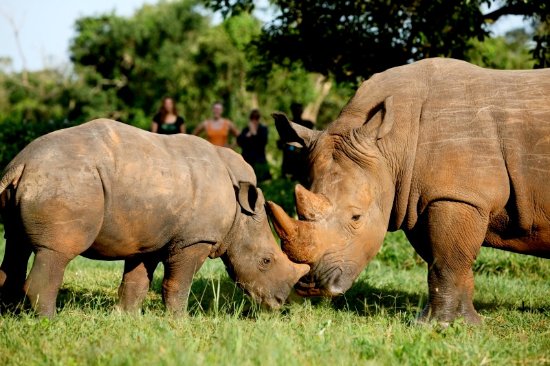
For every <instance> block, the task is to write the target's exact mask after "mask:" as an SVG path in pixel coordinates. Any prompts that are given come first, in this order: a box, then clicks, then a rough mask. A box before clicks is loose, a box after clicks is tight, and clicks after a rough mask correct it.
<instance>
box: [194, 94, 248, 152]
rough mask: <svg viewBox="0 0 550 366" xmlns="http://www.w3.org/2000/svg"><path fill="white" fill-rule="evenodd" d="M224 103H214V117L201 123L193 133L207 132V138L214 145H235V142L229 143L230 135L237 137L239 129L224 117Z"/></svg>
mask: <svg viewBox="0 0 550 366" xmlns="http://www.w3.org/2000/svg"><path fill="white" fill-rule="evenodd" d="M222 115H223V105H222V104H221V103H220V102H216V103H214V105H213V106H212V119H207V120H206V121H204V122H202V123H201V124H199V125H198V126H197V127H196V128H195V130H194V131H193V135H197V136H198V135H200V134H201V133H203V132H205V134H206V139H207V140H208V142H210V143H211V144H213V145H216V146H224V147H235V144H234V143H231V144H229V137H230V135H232V136H234V137H235V138H237V136H239V130H237V127H235V125H234V124H233V122H231V121H230V120H228V119H227V118H223V117H222Z"/></svg>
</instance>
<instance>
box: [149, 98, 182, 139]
mask: <svg viewBox="0 0 550 366" xmlns="http://www.w3.org/2000/svg"><path fill="white" fill-rule="evenodd" d="M151 132H155V133H160V134H162V135H173V134H176V133H185V120H184V119H183V117H181V116H179V115H178V110H177V108H176V103H174V99H172V98H171V97H165V98H164V99H163V100H162V103H161V105H160V108H159V110H158V112H157V114H155V116H154V117H153V122H152V123H151Z"/></svg>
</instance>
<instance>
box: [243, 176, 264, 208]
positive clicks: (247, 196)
mask: <svg viewBox="0 0 550 366" xmlns="http://www.w3.org/2000/svg"><path fill="white" fill-rule="evenodd" d="M237 200H238V202H239V205H240V206H241V208H242V209H243V210H244V211H245V212H246V213H248V214H250V215H255V214H258V213H259V212H260V210H261V208H262V207H263V205H264V204H265V200H264V195H263V194H262V191H261V189H259V188H256V186H254V185H253V184H251V183H249V182H239V192H238V194H237Z"/></svg>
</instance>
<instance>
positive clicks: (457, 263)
mask: <svg viewBox="0 0 550 366" xmlns="http://www.w3.org/2000/svg"><path fill="white" fill-rule="evenodd" d="M487 222H488V220H487V217H485V216H482V215H481V214H480V212H479V211H478V210H477V209H476V208H474V207H473V206H470V205H468V204H466V203H460V202H444V201H441V202H437V203H434V204H433V205H431V206H430V207H429V208H428V225H427V232H426V237H425V240H427V243H429V248H430V249H431V256H428V266H429V268H428V287H429V300H428V305H427V306H426V308H425V309H424V311H423V312H422V314H421V316H420V318H419V320H421V321H427V320H436V321H439V322H442V323H448V322H452V321H453V320H454V319H455V318H457V317H464V319H465V320H466V321H467V322H469V323H474V324H477V323H480V322H481V319H480V317H479V315H478V314H477V312H476V311H475V309H474V305H473V302H472V299H473V295H474V275H473V272H472V265H473V263H474V261H475V259H476V256H477V254H478V252H479V249H480V247H481V244H482V243H483V240H484V237H485V232H486V231H487Z"/></svg>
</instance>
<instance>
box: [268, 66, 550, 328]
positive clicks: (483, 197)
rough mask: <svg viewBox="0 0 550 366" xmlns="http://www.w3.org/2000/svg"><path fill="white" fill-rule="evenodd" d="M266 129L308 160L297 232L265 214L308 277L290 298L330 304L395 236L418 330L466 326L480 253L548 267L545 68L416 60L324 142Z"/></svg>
mask: <svg viewBox="0 0 550 366" xmlns="http://www.w3.org/2000/svg"><path fill="white" fill-rule="evenodd" d="M275 119H276V125H277V129H278V130H279V133H280V134H281V136H282V137H283V139H285V140H286V141H289V142H296V143H300V144H302V145H304V146H305V147H306V148H307V150H308V151H309V163H310V180H311V187H310V190H307V189H305V188H304V187H302V186H297V187H296V209H297V212H298V214H299V216H300V218H301V220H299V221H298V220H293V219H292V218H290V217H288V216H287V215H286V214H285V213H284V211H283V210H282V209H281V208H280V207H279V206H277V205H276V204H270V207H271V211H272V213H273V217H274V219H273V221H274V224H275V228H276V230H277V232H278V234H279V235H280V236H281V238H282V242H283V250H284V251H285V252H286V253H287V254H288V256H289V258H290V259H291V260H294V261H298V262H302V263H308V264H310V265H311V268H312V270H311V272H310V273H309V274H308V276H306V277H304V278H303V279H302V280H301V281H300V282H299V283H298V284H297V290H298V292H299V293H300V294H302V295H305V296H316V295H323V296H336V295H339V294H342V293H344V292H345V291H346V290H348V289H349V288H350V286H351V285H352V283H353V281H354V280H355V279H356V278H357V276H358V275H359V273H360V272H361V271H362V270H363V268H364V267H365V265H366V264H367V263H368V262H369V261H370V260H371V259H372V257H373V256H374V255H375V254H376V253H377V252H378V250H379V248H380V246H381V244H382V241H383V239H384V235H385V233H386V231H387V230H390V231H394V230H398V229H402V230H404V231H405V233H406V234H407V237H408V238H409V241H410V242H411V244H412V245H413V246H414V248H415V250H416V251H417V252H418V254H419V255H420V256H422V258H423V259H424V260H426V262H427V263H428V268H429V273H428V286H429V301H428V304H427V306H426V308H425V310H424V312H423V313H422V315H421V317H420V319H421V320H429V319H435V320H437V321H440V322H444V323H445V322H450V321H452V320H454V319H455V318H457V317H464V318H465V320H466V321H468V322H471V323H478V322H479V321H480V318H479V316H478V314H477V313H476V311H475V309H474V306H473V303H472V298H473V292H474V279H473V272H472V264H473V262H474V261H475V259H476V256H477V254H478V252H479V249H480V247H481V246H482V245H484V246H488V247H493V248H499V249H504V250H509V251H513V252H517V253H524V254H530V255H536V256H540V257H546V258H549V257H550V220H549V218H550V190H549V189H548V188H547V186H548V182H550V168H549V166H550V165H549V164H550V160H549V159H550V70H548V69H545V70H521V71H500V70H487V69H483V68H480V67H477V66H474V65H471V64H468V63H466V62H463V61H458V60H452V59H428V60H424V61H419V62H416V63H413V64H410V65H406V66H401V67H396V68H393V69H389V70H387V71H385V72H383V73H380V74H376V75H374V76H373V77H372V78H370V79H369V80H367V81H365V82H364V83H363V84H362V85H361V87H360V88H359V90H358V91H357V93H356V94H355V96H354V97H353V98H352V99H351V101H350V102H349V103H348V104H347V105H346V106H345V107H344V109H343V110H342V112H341V114H340V115H339V117H338V119H337V120H336V121H334V122H333V123H331V124H330V125H329V126H328V128H327V129H326V130H325V131H322V132H321V131H312V130H308V129H306V128H304V127H302V126H299V125H296V124H293V123H291V122H289V121H288V120H287V119H286V117H285V116H284V115H275Z"/></svg>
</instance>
